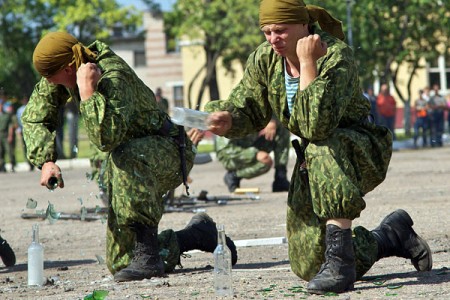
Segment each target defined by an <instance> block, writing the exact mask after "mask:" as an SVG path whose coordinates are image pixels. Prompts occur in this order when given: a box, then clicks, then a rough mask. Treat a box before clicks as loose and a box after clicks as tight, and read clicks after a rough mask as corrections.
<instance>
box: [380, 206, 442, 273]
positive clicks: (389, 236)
mask: <svg viewBox="0 0 450 300" xmlns="http://www.w3.org/2000/svg"><path fill="white" fill-rule="evenodd" d="M413 224H414V222H413V220H412V219H411V217H410V215H409V214H408V213H407V212H406V211H404V210H403V209H397V210H396V211H394V212H392V213H390V214H389V215H388V216H387V217H385V218H384V219H383V221H381V223H380V225H379V226H378V227H377V228H375V229H374V230H372V234H373V236H374V237H375V239H376V240H377V242H378V259H380V258H383V257H389V256H398V257H403V258H409V259H411V262H412V264H413V265H414V267H415V268H416V270H417V271H430V270H431V268H432V267H433V259H432V254H431V249H430V247H429V246H428V244H427V242H426V241H425V240H424V239H422V238H421V237H420V236H419V235H418V234H417V233H416V232H415V231H414V229H413V228H412V226H413Z"/></svg>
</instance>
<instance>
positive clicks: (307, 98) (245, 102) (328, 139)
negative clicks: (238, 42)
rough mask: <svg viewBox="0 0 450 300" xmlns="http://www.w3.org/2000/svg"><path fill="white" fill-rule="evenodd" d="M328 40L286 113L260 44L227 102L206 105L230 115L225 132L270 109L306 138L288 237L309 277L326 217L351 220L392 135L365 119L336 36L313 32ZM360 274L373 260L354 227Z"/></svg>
mask: <svg viewBox="0 0 450 300" xmlns="http://www.w3.org/2000/svg"><path fill="white" fill-rule="evenodd" d="M316 33H317V34H319V35H320V36H321V38H322V40H323V41H325V42H326V43H327V45H328V51H327V54H326V55H325V56H324V57H321V58H320V59H319V60H318V61H317V69H318V72H319V74H318V76H317V77H316V78H315V79H314V81H313V82H311V84H309V85H308V87H307V88H306V89H304V90H302V91H301V90H298V91H297V94H296V96H295V99H294V105H293V109H292V113H291V114H290V113H289V111H288V108H287V103H286V89H285V84H284V69H283V59H282V58H281V57H279V56H278V55H276V54H275V53H274V51H273V50H272V48H271V46H270V44H269V43H268V42H265V43H263V44H261V45H260V46H259V47H258V48H257V49H256V51H255V52H253V53H252V54H251V55H250V57H249V59H248V61H247V66H246V69H245V72H244V76H243V78H242V80H241V81H240V82H239V84H238V85H237V86H236V88H234V89H233V91H232V92H231V94H230V96H229V98H228V99H227V100H218V101H212V102H210V103H208V105H207V106H206V110H207V111H210V112H212V111H220V110H226V111H229V112H230V113H231V114H232V120H233V124H232V128H231V129H230V131H229V132H228V133H227V135H226V137H228V138H235V137H240V136H241V137H242V136H244V135H247V134H249V133H252V132H255V131H259V130H261V129H262V128H264V127H265V126H266V124H267V123H268V122H269V120H270V118H271V116H272V115H275V116H276V117H277V118H278V119H279V120H280V122H281V123H282V124H283V125H284V126H285V127H286V128H287V129H289V131H290V132H291V133H293V134H295V135H296V136H298V137H300V138H301V139H303V140H305V141H309V145H308V146H307V147H306V151H305V159H306V165H307V169H308V176H304V175H302V174H301V172H300V163H299V161H297V163H296V167H295V169H294V171H293V175H292V179H291V185H290V191H289V194H288V211H287V236H288V239H289V258H290V263H291V268H292V270H293V271H294V273H295V274H297V275H298V276H299V277H301V278H303V279H305V280H310V279H311V278H312V277H313V276H315V275H316V273H317V272H318V271H319V268H320V265H321V264H322V263H323V261H324V251H325V223H326V220H328V219H331V218H345V219H351V220H353V219H355V218H357V217H359V215H360V213H361V211H362V210H363V209H364V208H365V205H366V204H365V201H364V199H363V197H364V195H365V194H366V193H368V192H369V191H371V190H373V189H374V188H375V187H376V186H377V185H379V184H380V183H381V182H382V181H383V180H384V179H385V176H386V172H387V169H388V165H389V161H390V158H391V155H392V134H391V133H390V132H389V130H388V129H387V128H385V127H381V126H378V125H374V124H371V123H368V122H367V121H366V120H367V117H368V115H369V113H370V103H369V101H368V100H367V99H366V98H365V97H364V96H363V93H362V90H361V88H360V86H359V85H360V83H359V79H358V70H357V66H356V63H355V61H354V58H353V52H352V49H351V48H350V47H348V45H346V44H345V43H343V42H342V41H339V40H338V39H336V38H334V37H332V36H330V35H328V34H326V33H324V32H323V31H321V30H318V29H317V30H316ZM354 232H355V235H354V247H355V253H356V261H357V271H358V276H359V277H360V276H362V274H364V273H365V272H367V271H368V270H369V269H370V267H371V266H372V265H373V263H374V262H375V260H376V256H377V251H378V250H377V244H376V241H375V240H374V238H373V237H372V236H371V233H370V232H369V231H367V230H362V228H359V229H358V231H354Z"/></svg>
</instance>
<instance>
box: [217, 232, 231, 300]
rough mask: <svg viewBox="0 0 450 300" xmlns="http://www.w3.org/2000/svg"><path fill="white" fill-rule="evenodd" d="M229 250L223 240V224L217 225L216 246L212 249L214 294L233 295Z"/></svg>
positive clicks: (221, 295) (220, 295)
mask: <svg viewBox="0 0 450 300" xmlns="http://www.w3.org/2000/svg"><path fill="white" fill-rule="evenodd" d="M231 270H232V269H231V251H230V249H229V248H228V246H227V243H226V240H225V226H224V225H222V224H219V225H217V247H216V249H215V250H214V289H215V291H216V296H219V297H224V296H233V279H232V276H231Z"/></svg>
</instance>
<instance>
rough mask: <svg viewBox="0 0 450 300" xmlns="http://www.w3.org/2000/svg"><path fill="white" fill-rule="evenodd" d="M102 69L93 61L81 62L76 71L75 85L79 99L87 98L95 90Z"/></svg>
mask: <svg viewBox="0 0 450 300" xmlns="http://www.w3.org/2000/svg"><path fill="white" fill-rule="evenodd" d="M101 76H102V71H101V70H100V68H99V67H97V65H96V64H94V63H90V62H89V63H86V64H81V66H80V67H79V68H78V71H77V85H78V89H79V91H80V98H81V101H84V100H87V99H89V98H90V97H91V96H92V94H94V92H95V91H96V90H97V83H98V81H99V80H100V77H101Z"/></svg>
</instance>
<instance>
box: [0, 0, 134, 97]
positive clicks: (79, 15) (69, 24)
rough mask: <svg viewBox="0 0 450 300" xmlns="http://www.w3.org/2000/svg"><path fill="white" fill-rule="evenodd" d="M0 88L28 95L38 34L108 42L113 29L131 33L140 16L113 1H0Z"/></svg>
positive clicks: (33, 81) (39, 35)
mask: <svg viewBox="0 0 450 300" xmlns="http://www.w3.org/2000/svg"><path fill="white" fill-rule="evenodd" d="M0 7H1V10H0V65H1V66H2V68H0V86H2V87H3V88H4V89H5V90H6V91H7V93H8V94H14V95H17V96H19V97H20V96H22V94H27V95H29V94H30V93H31V91H32V89H33V86H34V84H35V83H36V82H37V80H38V78H39V76H38V75H37V74H36V72H35V71H34V68H33V66H32V54H33V50H34V47H35V45H36V43H37V42H38V41H39V39H40V37H41V36H42V34H44V33H46V32H48V31H53V30H65V31H68V32H70V33H71V34H73V35H74V36H76V37H77V38H78V39H79V40H80V41H81V42H83V43H90V42H92V41H93V40H95V39H101V40H105V41H108V39H109V38H110V37H111V35H112V32H113V30H114V29H115V28H117V27H121V28H123V29H124V30H125V31H131V32H134V31H135V30H136V28H137V27H138V26H139V25H140V23H141V22H142V16H141V13H140V12H139V11H137V10H136V8H134V7H125V8H122V7H120V6H119V4H118V3H117V1H115V0H0Z"/></svg>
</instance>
